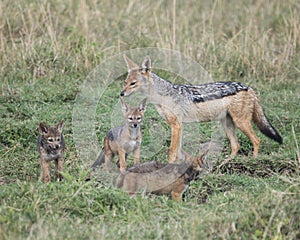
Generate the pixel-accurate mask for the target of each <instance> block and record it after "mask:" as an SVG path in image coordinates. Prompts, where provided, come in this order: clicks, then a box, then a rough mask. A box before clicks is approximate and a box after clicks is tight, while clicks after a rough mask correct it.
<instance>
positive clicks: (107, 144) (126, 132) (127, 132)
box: [92, 98, 147, 171]
mask: <svg viewBox="0 0 300 240" xmlns="http://www.w3.org/2000/svg"><path fill="white" fill-rule="evenodd" d="M146 100H147V99H146V98H145V99H144V100H142V101H141V103H140V104H139V106H138V107H136V108H131V107H130V106H128V105H127V104H126V103H125V102H124V101H123V100H122V99H121V105H122V112H123V117H124V119H125V125H123V126H120V127H115V128H113V129H111V130H110V131H109V132H108V134H107V136H106V137H105V138H104V141H103V145H104V147H103V150H102V152H101V153H100V155H99V157H98V159H97V160H96V161H95V162H94V164H93V165H92V168H95V167H97V166H99V165H101V164H103V163H105V169H106V170H108V171H109V170H110V166H111V161H112V159H113V158H114V156H115V155H116V154H117V155H119V161H120V171H124V170H125V169H126V159H127V155H128V154H130V153H133V156H134V164H137V163H139V162H140V146H141V142H142V133H141V122H142V119H143V116H144V113H145V110H146Z"/></svg>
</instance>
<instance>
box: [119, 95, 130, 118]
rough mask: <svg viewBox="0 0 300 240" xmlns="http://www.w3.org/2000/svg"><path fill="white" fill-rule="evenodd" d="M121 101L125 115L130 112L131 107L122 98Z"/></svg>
mask: <svg viewBox="0 0 300 240" xmlns="http://www.w3.org/2000/svg"><path fill="white" fill-rule="evenodd" d="M120 101H121V107H122V112H123V114H125V113H127V112H128V111H129V106H128V105H127V103H126V102H124V100H123V99H122V98H120Z"/></svg>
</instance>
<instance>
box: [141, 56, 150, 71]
mask: <svg viewBox="0 0 300 240" xmlns="http://www.w3.org/2000/svg"><path fill="white" fill-rule="evenodd" d="M142 71H143V72H144V73H146V72H151V59H150V57H149V56H146V57H145V59H144V61H143V62H142Z"/></svg>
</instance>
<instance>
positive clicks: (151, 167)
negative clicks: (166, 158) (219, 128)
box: [114, 153, 206, 201]
mask: <svg viewBox="0 0 300 240" xmlns="http://www.w3.org/2000/svg"><path fill="white" fill-rule="evenodd" d="M205 154H206V153H204V154H203V155H202V156H200V157H190V156H189V157H187V158H186V159H185V160H184V161H182V162H180V163H168V164H166V163H160V162H157V161H151V162H145V163H141V164H137V165H135V166H133V167H131V168H129V169H127V171H125V172H122V173H120V174H119V176H118V177H117V178H116V180H115V183H114V185H115V187H117V188H120V189H122V190H123V191H125V192H127V193H129V194H131V195H133V194H136V193H141V192H146V193H153V194H157V195H161V194H168V195H171V197H172V199H174V200H176V201H181V200H182V194H183V193H184V191H185V190H186V189H187V187H188V185H189V183H190V182H191V181H192V180H196V179H198V178H199V176H200V174H201V171H202V166H203V161H204V158H205Z"/></svg>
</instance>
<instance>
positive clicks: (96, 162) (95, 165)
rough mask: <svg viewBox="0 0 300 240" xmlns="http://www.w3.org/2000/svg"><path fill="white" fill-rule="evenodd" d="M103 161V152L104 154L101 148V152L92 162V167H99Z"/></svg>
mask: <svg viewBox="0 0 300 240" xmlns="http://www.w3.org/2000/svg"><path fill="white" fill-rule="evenodd" d="M104 161H105V154H104V149H102V151H101V153H100V154H99V157H98V158H97V160H96V161H95V162H94V163H93V165H92V169H95V168H96V167H99V166H100V165H102V164H103V163H104Z"/></svg>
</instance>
